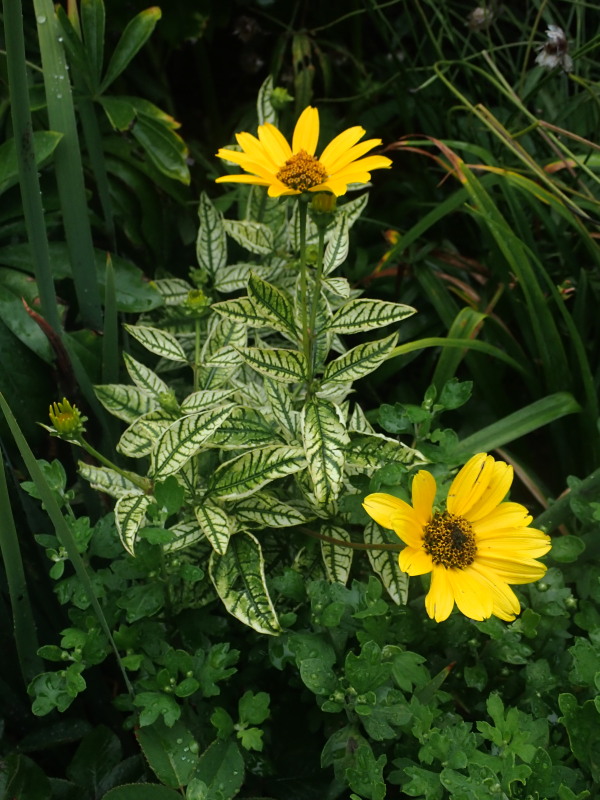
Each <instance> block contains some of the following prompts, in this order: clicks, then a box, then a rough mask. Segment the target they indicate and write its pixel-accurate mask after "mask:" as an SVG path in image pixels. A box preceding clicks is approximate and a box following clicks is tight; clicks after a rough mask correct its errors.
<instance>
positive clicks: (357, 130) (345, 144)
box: [319, 125, 366, 172]
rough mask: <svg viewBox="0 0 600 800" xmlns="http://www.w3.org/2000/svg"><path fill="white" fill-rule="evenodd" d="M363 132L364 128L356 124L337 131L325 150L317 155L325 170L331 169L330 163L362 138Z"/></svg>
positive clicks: (329, 170)
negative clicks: (339, 131)
mask: <svg viewBox="0 0 600 800" xmlns="http://www.w3.org/2000/svg"><path fill="white" fill-rule="evenodd" d="M365 133H366V131H365V129H364V128H361V127H360V126H359V125H356V126H355V127H354V128H347V130H345V131H343V132H342V133H339V134H338V135H337V136H336V137H335V138H334V139H332V140H331V141H330V142H329V144H328V145H327V147H326V148H325V150H323V152H322V153H321V155H320V156H319V161H320V162H321V164H323V166H324V167H325V169H326V170H327V172H331V171H332V170H331V165H332V164H334V163H335V161H336V160H337V159H338V158H340V156H342V155H343V154H344V153H345V152H347V151H348V150H349V149H350V148H351V147H353V145H355V144H356V142H358V140H359V139H362V137H363V136H364V135H365Z"/></svg>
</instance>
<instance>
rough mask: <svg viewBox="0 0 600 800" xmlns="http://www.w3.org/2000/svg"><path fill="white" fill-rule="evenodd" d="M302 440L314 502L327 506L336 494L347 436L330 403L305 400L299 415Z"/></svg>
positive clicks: (340, 477)
mask: <svg viewBox="0 0 600 800" xmlns="http://www.w3.org/2000/svg"><path fill="white" fill-rule="evenodd" d="M302 439H303V442H304V450H305V452H306V460H307V462H308V472H309V474H310V477H311V480H312V484H313V489H314V494H315V498H316V500H317V502H319V503H321V504H322V505H324V506H329V505H330V504H331V503H332V502H333V501H334V500H335V499H336V498H337V496H338V494H339V493H340V489H341V488H342V483H343V480H344V461H345V449H346V446H347V445H348V443H349V438H348V433H347V431H346V426H345V424H344V421H343V420H342V419H341V418H340V415H339V411H338V409H337V408H336V406H334V405H333V403H330V402H328V401H327V400H323V399H320V398H317V399H315V400H309V401H308V402H307V403H306V405H305V407H304V409H303V411H302Z"/></svg>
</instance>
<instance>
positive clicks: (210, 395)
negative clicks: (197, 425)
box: [181, 389, 235, 414]
mask: <svg viewBox="0 0 600 800" xmlns="http://www.w3.org/2000/svg"><path fill="white" fill-rule="evenodd" d="M234 392H235V389H200V390H199V391H197V392H193V393H192V394H189V395H188V396H187V397H186V398H185V400H184V401H183V402H182V404H181V411H182V412H183V413H184V414H194V413H196V412H198V411H208V409H209V408H212V406H216V405H220V404H222V403H223V402H224V401H225V400H227V399H229V398H230V397H231V395H232V394H233V393H234Z"/></svg>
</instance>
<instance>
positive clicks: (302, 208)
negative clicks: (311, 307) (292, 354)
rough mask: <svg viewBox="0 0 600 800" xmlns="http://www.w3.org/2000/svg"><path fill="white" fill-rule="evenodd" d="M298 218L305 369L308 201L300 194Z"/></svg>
mask: <svg viewBox="0 0 600 800" xmlns="http://www.w3.org/2000/svg"><path fill="white" fill-rule="evenodd" d="M298 219H299V227H300V302H301V304H302V347H303V350H304V357H305V358H306V365H307V369H309V370H310V353H311V346H310V334H309V330H308V276H307V270H308V267H307V264H306V224H307V219H308V203H307V201H306V200H305V199H304V198H303V197H302V196H300V198H299V202H298Z"/></svg>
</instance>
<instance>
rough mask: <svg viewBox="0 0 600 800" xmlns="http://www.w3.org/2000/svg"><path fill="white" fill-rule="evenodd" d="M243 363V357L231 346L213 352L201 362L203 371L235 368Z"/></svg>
mask: <svg viewBox="0 0 600 800" xmlns="http://www.w3.org/2000/svg"><path fill="white" fill-rule="evenodd" d="M243 362H244V359H243V357H242V356H241V355H240V352H239V350H237V349H236V348H235V347H232V346H231V345H229V344H228V345H226V346H225V347H221V349H220V350H215V351H214V352H213V353H211V356H210V358H208V359H206V360H204V361H203V362H202V367H203V368H204V369H223V368H224V367H225V368H230V367H237V366H239V365H240V364H242V363H243Z"/></svg>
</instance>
